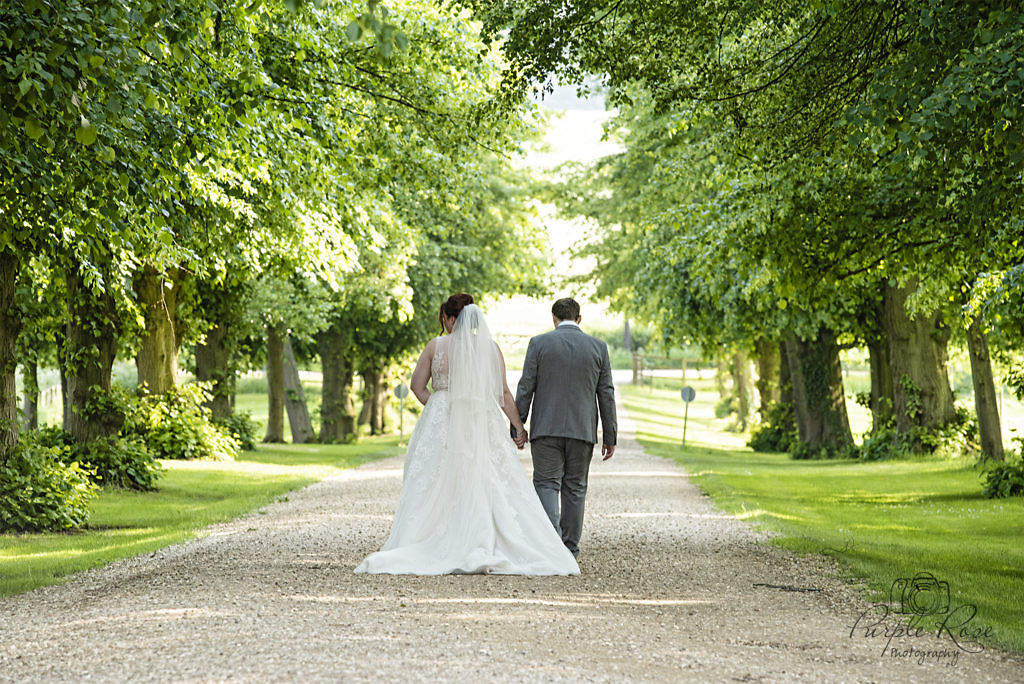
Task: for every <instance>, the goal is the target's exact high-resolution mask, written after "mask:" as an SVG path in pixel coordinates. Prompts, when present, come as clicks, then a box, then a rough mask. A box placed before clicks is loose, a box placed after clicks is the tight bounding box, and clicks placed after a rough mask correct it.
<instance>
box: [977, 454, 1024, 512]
mask: <svg viewBox="0 0 1024 684" xmlns="http://www.w3.org/2000/svg"><path fill="white" fill-rule="evenodd" d="M1017 441H1018V442H1019V443H1020V449H1018V450H1017V451H1016V452H1013V453H1010V454H1007V455H1006V460H1005V461H991V460H984V461H982V463H981V475H982V477H983V478H984V480H985V486H984V488H983V489H982V493H983V494H984V495H985V496H986V497H988V498H990V499H1003V498H1006V497H1008V496H1024V440H1017Z"/></svg>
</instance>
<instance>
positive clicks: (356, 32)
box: [345, 21, 363, 43]
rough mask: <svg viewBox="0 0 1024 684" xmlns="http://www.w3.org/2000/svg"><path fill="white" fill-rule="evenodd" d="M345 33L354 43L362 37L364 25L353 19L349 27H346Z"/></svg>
mask: <svg viewBox="0 0 1024 684" xmlns="http://www.w3.org/2000/svg"><path fill="white" fill-rule="evenodd" d="M345 35H346V36H348V39H349V40H350V41H352V42H353V43H354V42H356V41H357V40H359V38H360V37H362V35H363V27H362V26H360V25H359V22H358V21H353V22H352V23H351V24H349V25H348V28H346V29H345Z"/></svg>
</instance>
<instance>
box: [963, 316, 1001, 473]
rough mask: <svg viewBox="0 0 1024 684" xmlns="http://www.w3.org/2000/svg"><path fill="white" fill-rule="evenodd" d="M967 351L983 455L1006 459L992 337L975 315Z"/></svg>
mask: <svg viewBox="0 0 1024 684" xmlns="http://www.w3.org/2000/svg"><path fill="white" fill-rule="evenodd" d="M967 351H968V353H969V355H970V357H971V381H972V382H973V383H974V411H975V413H977V415H978V431H979V433H980V436H981V454H982V456H984V457H986V458H991V459H995V460H997V461H1002V460H1003V458H1004V454H1003V431H1002V428H1001V427H1000V424H999V405H998V404H997V403H996V383H995V380H994V379H993V377H992V361H991V359H990V358H989V354H988V338H987V337H986V336H985V331H984V330H982V328H981V319H980V318H977V317H976V318H975V319H974V321H973V322H972V323H971V325H970V326H969V327H968V328H967Z"/></svg>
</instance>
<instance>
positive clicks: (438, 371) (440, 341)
mask: <svg viewBox="0 0 1024 684" xmlns="http://www.w3.org/2000/svg"><path fill="white" fill-rule="evenodd" d="M448 342H449V340H448V337H447V336H445V337H438V338H437V342H435V343H434V358H433V359H431V360H430V387H431V389H432V390H433V391H435V392H437V391H439V390H446V389H448Z"/></svg>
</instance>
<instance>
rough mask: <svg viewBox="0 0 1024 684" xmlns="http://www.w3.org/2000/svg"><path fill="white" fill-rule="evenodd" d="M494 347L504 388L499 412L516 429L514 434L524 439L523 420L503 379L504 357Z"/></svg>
mask: <svg viewBox="0 0 1024 684" xmlns="http://www.w3.org/2000/svg"><path fill="white" fill-rule="evenodd" d="M494 346H495V347H497V349H498V360H499V361H500V362H501V384H502V386H503V387H504V388H505V392H504V397H503V401H502V402H501V410H502V411H504V412H505V415H506V416H508V419H509V421H510V422H511V423H512V427H514V428H515V429H516V434H517V435H519V436H520V437H525V436H526V428H525V427H523V420H522V418H520V417H519V409H517V408H516V398H515V397H514V396H512V390H510V389H509V388H508V381H507V380H506V379H505V377H506V376H505V357H504V356H502V353H501V347H498V345H497V344H495V345H494Z"/></svg>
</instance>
